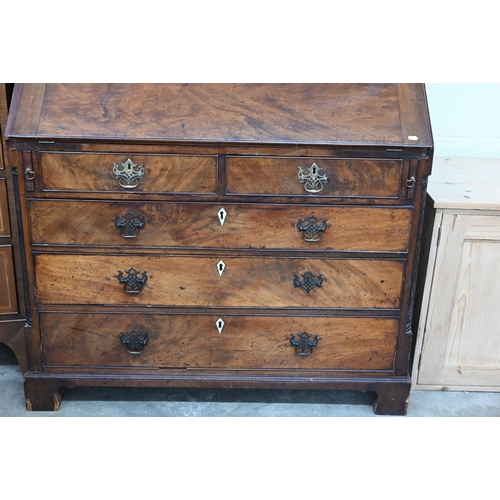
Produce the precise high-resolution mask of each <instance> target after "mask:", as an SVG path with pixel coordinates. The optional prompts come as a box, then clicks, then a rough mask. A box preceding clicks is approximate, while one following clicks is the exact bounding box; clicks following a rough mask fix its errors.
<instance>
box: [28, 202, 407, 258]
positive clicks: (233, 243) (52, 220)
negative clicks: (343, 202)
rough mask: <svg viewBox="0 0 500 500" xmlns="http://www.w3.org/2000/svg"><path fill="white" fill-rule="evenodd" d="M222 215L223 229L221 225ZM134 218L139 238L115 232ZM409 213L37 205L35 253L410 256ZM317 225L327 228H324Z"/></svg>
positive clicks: (170, 205) (194, 205) (293, 207)
mask: <svg viewBox="0 0 500 500" xmlns="http://www.w3.org/2000/svg"><path fill="white" fill-rule="evenodd" d="M222 208H224V210H225V212H226V215H225V220H224V224H223V225H221V222H220V220H219V217H218V213H219V211H220V210H221V209H222ZM128 212H131V213H132V214H134V215H135V216H136V219H135V221H136V222H137V223H139V222H140V219H139V217H144V219H143V222H144V228H143V229H139V230H138V233H133V235H136V237H135V238H124V237H122V236H121V233H122V232H124V234H125V236H130V234H129V233H128V232H127V231H123V229H120V228H118V227H117V226H116V222H115V221H116V220H117V218H116V216H118V220H119V221H124V220H125V219H124V216H125V214H127V213H128ZM310 216H314V217H316V218H317V219H321V220H323V219H326V223H325V224H326V226H327V228H326V230H325V231H324V232H322V233H318V234H319V236H318V234H316V235H315V236H314V238H313V239H316V238H318V237H320V238H321V239H320V240H319V241H317V242H307V241H305V239H304V236H303V235H304V232H300V231H299V230H298V224H299V220H302V224H304V221H305V219H306V218H307V217H310ZM410 217H411V210H410V209H398V208H385V207H349V206H342V207H318V206H305V207H304V206H302V207H301V206H296V205H281V206H280V205H259V204H241V205H234V204H209V203H203V204H200V203H141V202H114V203H109V202H92V201H65V200H61V201H58V200H50V201H49V200H33V201H31V202H30V225H31V235H32V241H33V243H34V244H35V245H40V244H43V245H72V246H82V245H84V246H94V245H95V246H98V247H109V246H118V247H129V246H132V247H168V248H186V247H192V248H229V249H230V248H238V249H239V248H245V249H265V248H267V249H297V250H338V251H371V252H375V251H381V252H403V251H405V250H406V249H407V248H408V240H409V234H410ZM318 224H320V225H321V224H323V222H320V223H318Z"/></svg>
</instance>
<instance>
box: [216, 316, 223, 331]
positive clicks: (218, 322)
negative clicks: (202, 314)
mask: <svg viewBox="0 0 500 500" xmlns="http://www.w3.org/2000/svg"><path fill="white" fill-rule="evenodd" d="M215 326H216V327H217V331H218V332H219V333H222V329H223V328H224V320H223V319H222V318H219V319H218V320H217V321H216V322H215Z"/></svg>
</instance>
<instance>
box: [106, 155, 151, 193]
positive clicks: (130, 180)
mask: <svg viewBox="0 0 500 500" xmlns="http://www.w3.org/2000/svg"><path fill="white" fill-rule="evenodd" d="M113 173H114V174H115V179H117V180H118V184H120V186H121V187H122V188H124V189H134V188H136V187H137V186H138V185H139V180H141V179H144V164H141V165H136V164H135V163H134V162H133V161H132V160H131V159H130V158H129V159H128V160H127V161H126V162H125V163H121V168H120V167H119V166H118V165H117V164H116V163H115V162H113Z"/></svg>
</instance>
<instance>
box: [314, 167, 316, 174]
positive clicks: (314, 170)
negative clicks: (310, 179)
mask: <svg viewBox="0 0 500 500" xmlns="http://www.w3.org/2000/svg"><path fill="white" fill-rule="evenodd" d="M313 175H316V167H313Z"/></svg>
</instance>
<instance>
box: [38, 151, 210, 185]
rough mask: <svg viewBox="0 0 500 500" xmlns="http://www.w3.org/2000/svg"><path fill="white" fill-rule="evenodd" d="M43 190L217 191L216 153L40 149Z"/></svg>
mask: <svg viewBox="0 0 500 500" xmlns="http://www.w3.org/2000/svg"><path fill="white" fill-rule="evenodd" d="M40 164H41V174H42V189H43V191H68V192H72V191H75V192H76V191H80V192H94V191H95V192H110V193H111V192H119V193H124V192H139V193H203V194H210V193H213V194H215V193H216V192H217V156H201V155H198V156H194V155H193V156H189V155H183V156H181V155H154V154H149V155H146V154H123V153H101V154H97V153H53V152H42V153H40Z"/></svg>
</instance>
